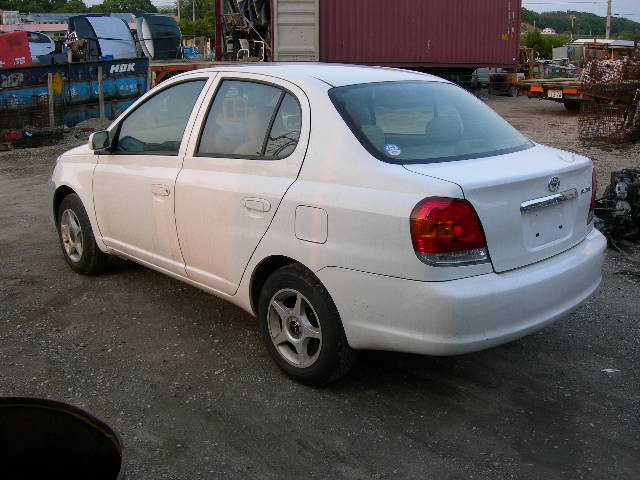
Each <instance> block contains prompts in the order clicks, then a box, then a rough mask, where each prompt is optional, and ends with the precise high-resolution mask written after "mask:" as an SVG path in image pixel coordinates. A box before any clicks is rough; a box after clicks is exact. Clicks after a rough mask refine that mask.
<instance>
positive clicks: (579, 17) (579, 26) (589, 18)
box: [520, 8, 640, 40]
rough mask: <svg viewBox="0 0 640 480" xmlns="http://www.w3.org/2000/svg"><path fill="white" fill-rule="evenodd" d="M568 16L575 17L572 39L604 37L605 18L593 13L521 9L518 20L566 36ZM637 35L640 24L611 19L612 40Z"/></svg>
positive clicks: (616, 18) (568, 24)
mask: <svg viewBox="0 0 640 480" xmlns="http://www.w3.org/2000/svg"><path fill="white" fill-rule="evenodd" d="M570 15H574V16H575V17H576V18H575V20H574V21H573V37H574V38H577V37H587V38H588V37H593V36H598V37H603V36H604V35H605V29H606V23H607V20H606V17H600V16H598V15H595V14H593V13H586V12H575V11H566V12H543V13H537V12H534V11H532V10H527V9H526V8H523V9H522V14H521V16H520V18H521V20H522V22H524V23H529V24H531V25H533V24H534V23H535V25H536V27H537V28H540V29H543V28H545V27H551V28H553V29H554V30H555V31H556V32H558V33H567V34H568V33H570V32H571V19H570V18H569V16H570ZM637 35H640V23H638V22H634V21H633V20H629V19H628V18H618V17H611V36H612V37H613V38H621V39H623V38H624V39H627V40H633V38H634V37H635V36H637Z"/></svg>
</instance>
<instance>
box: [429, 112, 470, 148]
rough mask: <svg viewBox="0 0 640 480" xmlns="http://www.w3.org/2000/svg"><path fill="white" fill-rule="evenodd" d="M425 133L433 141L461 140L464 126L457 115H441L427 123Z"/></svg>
mask: <svg viewBox="0 0 640 480" xmlns="http://www.w3.org/2000/svg"><path fill="white" fill-rule="evenodd" d="M424 134H425V137H427V138H428V139H429V140H430V141H432V142H450V141H456V140H460V135H461V134H462V126H461V125H460V120H458V119H457V118H456V117H452V116H439V117H435V118H434V119H432V120H431V121H430V122H429V123H427V127H426V128H425V132H424Z"/></svg>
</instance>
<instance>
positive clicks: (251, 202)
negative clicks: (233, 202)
mask: <svg viewBox="0 0 640 480" xmlns="http://www.w3.org/2000/svg"><path fill="white" fill-rule="evenodd" d="M244 208H246V209H247V210H255V211H256V212H268V211H269V210H271V204H270V203H269V202H268V201H267V200H264V199H263V198H245V199H244Z"/></svg>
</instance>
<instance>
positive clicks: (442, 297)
mask: <svg viewBox="0 0 640 480" xmlns="http://www.w3.org/2000/svg"><path fill="white" fill-rule="evenodd" d="M605 247H606V240H605V238H604V237H603V236H602V234H600V232H598V231H597V230H595V229H594V230H593V231H592V232H591V233H590V234H589V235H588V236H587V237H586V238H585V240H583V241H582V242H581V243H580V244H578V245H576V246H575V247H573V248H571V249H570V250H568V251H566V252H563V253H561V254H559V255H556V256H555V257H552V258H549V259H547V260H544V261H541V262H538V263H535V264H533V265H529V266H527V267H522V268H518V269H516V270H512V271H509V272H504V273H499V274H498V273H490V274H486V275H478V276H475V277H468V278H463V279H460V280H452V281H446V282H419V281H413V280H406V279H400V278H395V277H386V276H383V275H375V274H370V273H365V272H359V271H354V270H348V269H344V268H339V267H330V268H324V269H322V270H320V271H318V272H316V274H317V275H318V277H319V278H320V280H321V281H322V282H323V284H324V285H325V286H326V287H327V289H328V290H329V293H330V294H331V296H332V298H333V300H334V302H335V303H336V306H337V308H338V311H339V312H340V315H341V318H342V322H343V324H344V328H345V333H346V335H347V339H348V340H349V344H350V345H351V346H352V347H353V348H356V349H377V350H395V351H401V352H411V353H420V354H428V355H455V354H461V353H467V352H473V351H477V350H482V349H485V348H489V347H492V346H495V345H499V344H502V343H506V342H509V341H511V340H514V339H516V338H519V337H522V336H525V335H527V334H529V333H531V332H534V331H536V330H538V329H540V328H542V327H544V326H545V325H548V324H549V323H551V322H553V321H554V320H556V319H558V318H560V317H562V316H564V315H566V314H567V313H569V312H570V311H571V310H573V309H575V308H576V307H577V306H578V305H580V303H582V302H583V301H584V300H586V299H587V298H589V297H590V296H591V295H592V294H593V293H594V292H595V290H596V289H597V287H598V285H599V284H600V281H601V279H602V273H601V268H602V262H603V259H604V255H603V252H604V249H605Z"/></svg>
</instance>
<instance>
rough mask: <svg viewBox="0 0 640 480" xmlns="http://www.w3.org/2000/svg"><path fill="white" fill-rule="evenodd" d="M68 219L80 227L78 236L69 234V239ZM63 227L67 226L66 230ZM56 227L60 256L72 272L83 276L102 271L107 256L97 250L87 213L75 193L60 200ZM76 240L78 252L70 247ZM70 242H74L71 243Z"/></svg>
mask: <svg viewBox="0 0 640 480" xmlns="http://www.w3.org/2000/svg"><path fill="white" fill-rule="evenodd" d="M69 212H70V213H69ZM71 215H73V216H71ZM70 218H71V219H72V220H73V222H77V224H78V225H79V227H80V230H79V235H78V234H77V233H72V234H71V235H73V238H70V236H69V235H70V234H69V233H68V232H69V231H70V229H71V228H70V227H68V225H69V222H68V220H69V219H70ZM65 225H67V227H66V228H65ZM56 227H57V229H58V239H59V240H60V248H61V249H62V254H63V255H64V259H65V260H66V261H67V263H68V264H69V266H70V267H71V269H72V270H73V271H74V272H77V273H81V274H83V275H94V274H96V273H99V272H101V271H102V270H104V267H105V266H106V264H107V259H108V258H109V255H107V254H106V253H104V252H102V251H101V250H100V249H99V248H98V245H97V244H96V240H95V237H94V236H93V230H92V229H91V222H90V221H89V217H88V216H87V212H86V210H85V209H84V206H83V205H82V201H81V200H80V197H78V195H76V194H75V193H71V194H69V195H67V196H66V197H64V198H63V199H62V202H61V203H60V207H59V208H58V211H57V212H56ZM78 239H79V240H80V245H81V248H80V249H79V251H78V249H77V248H74V247H73V246H70V245H75V244H77V240H78ZM71 240H75V241H73V242H72V241H71Z"/></svg>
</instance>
